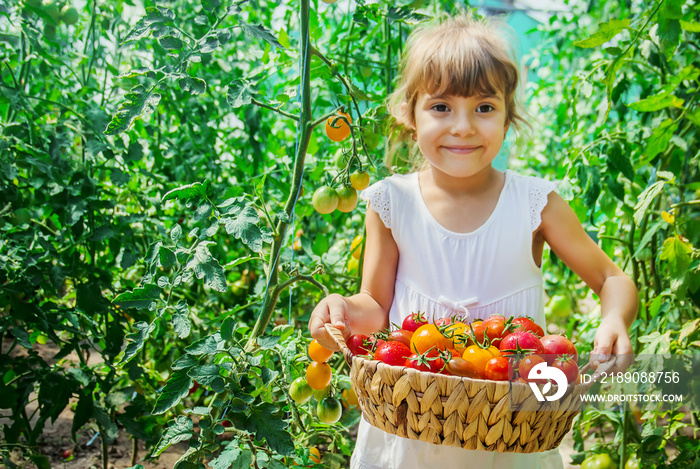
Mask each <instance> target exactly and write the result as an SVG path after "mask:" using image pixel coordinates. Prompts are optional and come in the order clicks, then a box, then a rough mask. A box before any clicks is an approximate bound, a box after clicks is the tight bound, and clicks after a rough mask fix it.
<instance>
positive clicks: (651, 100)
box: [628, 93, 685, 112]
mask: <svg viewBox="0 0 700 469" xmlns="http://www.w3.org/2000/svg"><path fill="white" fill-rule="evenodd" d="M684 102H685V101H684V100H683V99H681V98H678V97H676V96H674V95H672V94H668V93H661V94H658V95H655V96H650V97H648V98H646V99H642V100H641V101H637V102H636V103H632V104H629V105H628V106H629V107H630V108H632V109H634V110H635V111H640V112H655V111H660V110H661V109H665V108H667V107H669V106H672V107H677V108H680V107H683V103H684Z"/></svg>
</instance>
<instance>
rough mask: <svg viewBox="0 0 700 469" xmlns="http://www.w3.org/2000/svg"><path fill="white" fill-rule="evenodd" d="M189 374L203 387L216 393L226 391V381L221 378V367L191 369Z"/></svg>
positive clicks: (211, 365) (210, 365)
mask: <svg viewBox="0 0 700 469" xmlns="http://www.w3.org/2000/svg"><path fill="white" fill-rule="evenodd" d="M187 374H188V375H189V377H190V378H192V379H193V380H195V381H197V382H198V383H199V384H201V385H202V386H209V387H211V388H212V389H213V390H214V392H223V390H224V380H223V378H222V377H221V367H220V366H219V365H214V364H208V365H201V366H196V367H194V368H192V369H190V371H189V372H188V373H187Z"/></svg>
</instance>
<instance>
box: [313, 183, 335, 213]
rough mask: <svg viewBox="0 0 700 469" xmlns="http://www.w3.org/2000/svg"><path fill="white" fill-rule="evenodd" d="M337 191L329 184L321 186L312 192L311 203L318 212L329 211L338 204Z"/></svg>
mask: <svg viewBox="0 0 700 469" xmlns="http://www.w3.org/2000/svg"><path fill="white" fill-rule="evenodd" d="M339 200H340V197H338V193H337V192H336V190H335V189H333V188H332V187H331V186H321V187H319V188H318V189H316V191H315V192H314V195H313V197H312V198H311V203H312V204H313V206H314V209H316V211H317V212H318V213H331V212H333V210H335V209H336V207H337V206H338V201H339Z"/></svg>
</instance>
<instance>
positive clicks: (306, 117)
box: [245, 0, 313, 351]
mask: <svg viewBox="0 0 700 469" xmlns="http://www.w3.org/2000/svg"><path fill="white" fill-rule="evenodd" d="M309 11H310V8H309V0H302V1H301V35H300V38H301V39H300V49H301V54H300V56H301V73H300V77H301V86H300V87H301V120H300V122H299V124H298V125H299V127H298V131H299V132H300V134H301V135H300V137H299V146H298V147H297V149H296V155H295V158H296V159H295V163H294V172H293V174H292V184H291V187H290V190H289V197H288V198H287V203H286V204H285V206H284V212H285V213H286V214H287V217H286V220H283V219H280V220H279V221H278V223H277V227H276V229H275V236H274V238H273V241H272V249H271V250H270V260H269V262H268V269H267V272H268V282H267V289H266V291H265V298H264V299H263V304H262V307H261V309H260V314H259V315H258V319H257V321H256V322H255V326H253V330H252V331H251V333H250V336H249V337H248V342H247V343H246V347H245V348H246V350H248V351H250V350H253V349H254V348H255V346H256V339H257V338H258V337H259V336H261V335H262V334H263V332H264V331H265V328H266V327H267V324H268V323H269V322H270V318H271V317H272V312H273V311H274V309H275V305H276V304H277V299H278V298H279V294H280V290H279V289H278V285H277V279H278V270H277V269H278V267H279V259H280V252H281V251H282V247H283V244H284V237H285V233H286V231H287V227H288V226H289V220H291V219H292V215H293V212H294V206H295V204H296V201H297V196H298V194H299V193H300V191H301V184H302V175H303V172H304V160H305V158H306V151H307V149H308V147H309V141H310V139H311V132H312V131H313V126H312V125H311V121H312V116H311V73H310V70H311V48H310V47H309V42H308V38H309V27H310V24H309Z"/></svg>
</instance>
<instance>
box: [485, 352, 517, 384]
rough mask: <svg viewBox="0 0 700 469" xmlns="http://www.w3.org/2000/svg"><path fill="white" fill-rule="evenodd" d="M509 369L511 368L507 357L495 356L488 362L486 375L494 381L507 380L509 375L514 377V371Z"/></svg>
mask: <svg viewBox="0 0 700 469" xmlns="http://www.w3.org/2000/svg"><path fill="white" fill-rule="evenodd" d="M509 370H511V368H510V366H508V359H507V358H505V357H495V358H492V359H490V360H489V361H487V362H486V367H485V368H484V377H485V378H486V379H492V380H494V381H507V380H508V378H509V377H512V371H511V372H510V373H509Z"/></svg>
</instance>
